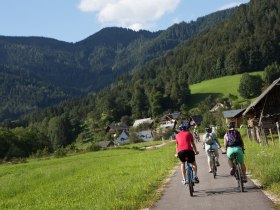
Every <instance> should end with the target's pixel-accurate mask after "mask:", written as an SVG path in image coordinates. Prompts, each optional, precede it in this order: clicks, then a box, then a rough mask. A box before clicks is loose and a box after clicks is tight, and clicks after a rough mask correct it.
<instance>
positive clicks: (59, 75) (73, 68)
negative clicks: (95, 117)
mask: <svg viewBox="0 0 280 210" xmlns="http://www.w3.org/2000/svg"><path fill="white" fill-rule="evenodd" d="M234 11H235V9H229V10H225V11H220V12H216V13H213V14H210V15H208V16H205V17H201V18H199V19H198V20H197V21H194V22H191V23H184V22H182V23H180V24H175V25H173V26H171V27H170V28H168V29H166V30H164V31H159V32H155V33H151V32H149V31H139V32H135V31H132V30H129V29H124V28H116V27H112V28H104V29H102V30H100V31H99V32H97V33H96V34H93V35H92V36H90V37H88V38H86V39H84V40H82V41H80V42H77V43H67V42H61V41H57V40H54V39H49V38H43V37H4V36H0V74H1V76H0V84H1V85H0V95H1V97H3V98H2V100H1V102H0V120H4V119H8V118H9V119H16V118H17V117H18V116H20V115H22V114H26V113H29V112H30V111H34V110H37V109H39V108H44V107H48V106H50V105H53V104H57V103H58V102H60V101H63V100H65V99H69V98H72V97H75V96H83V95H86V94H88V93H91V92H92V91H95V92H97V91H99V90H101V89H102V88H104V87H106V86H107V85H108V84H111V83H112V82H113V81H114V80H115V78H117V77H118V76H120V75H122V74H123V73H126V72H134V71H136V69H139V68H141V67H142V66H143V65H144V64H145V63H147V62H148V61H150V60H152V59H153V58H155V57H157V56H161V55H163V54H164V53H166V52H167V51H168V50H170V49H173V48H175V47H176V46H177V45H178V44H179V43H181V42H182V41H185V40H188V39H189V38H191V37H193V36H195V35H197V34H199V33H200V32H202V31H204V30H206V29H208V28H212V27H214V25H217V24H218V23H220V22H222V21H223V20H224V19H226V18H227V17H229V16H230V15H232V14H233V12H234ZM23 96H24V97H23Z"/></svg>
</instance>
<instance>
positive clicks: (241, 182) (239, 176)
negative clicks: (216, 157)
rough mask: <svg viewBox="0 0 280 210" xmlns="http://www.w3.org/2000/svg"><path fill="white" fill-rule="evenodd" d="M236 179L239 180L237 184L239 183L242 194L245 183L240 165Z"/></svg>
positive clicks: (238, 165)
mask: <svg viewBox="0 0 280 210" xmlns="http://www.w3.org/2000/svg"><path fill="white" fill-rule="evenodd" d="M236 179H237V183H238V187H239V189H240V192H244V185H243V181H242V172H241V167H240V164H237V165H236Z"/></svg>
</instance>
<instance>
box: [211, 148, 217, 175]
mask: <svg viewBox="0 0 280 210" xmlns="http://www.w3.org/2000/svg"><path fill="white" fill-rule="evenodd" d="M209 152H210V161H211V162H210V163H212V165H211V170H212V173H213V177H214V179H215V178H216V175H217V161H216V158H217V157H216V153H215V150H214V149H212V146H210V149H209Z"/></svg>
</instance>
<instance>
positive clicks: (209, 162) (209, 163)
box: [205, 145, 212, 173]
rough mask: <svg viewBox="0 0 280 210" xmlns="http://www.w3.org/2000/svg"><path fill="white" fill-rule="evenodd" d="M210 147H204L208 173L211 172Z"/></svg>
mask: <svg viewBox="0 0 280 210" xmlns="http://www.w3.org/2000/svg"><path fill="white" fill-rule="evenodd" d="M209 149H210V146H209V145H205V152H206V154H207V163H208V171H209V173H211V172H212V170H211V154H210V152H209Z"/></svg>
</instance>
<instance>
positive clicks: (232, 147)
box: [224, 122, 247, 182]
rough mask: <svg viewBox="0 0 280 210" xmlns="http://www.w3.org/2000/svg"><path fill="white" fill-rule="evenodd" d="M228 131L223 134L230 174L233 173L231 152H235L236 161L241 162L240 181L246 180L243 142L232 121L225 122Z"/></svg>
mask: <svg viewBox="0 0 280 210" xmlns="http://www.w3.org/2000/svg"><path fill="white" fill-rule="evenodd" d="M227 128H228V131H227V132H226V134H225V136H224V146H225V148H226V150H227V157H228V164H229V166H230V175H232V176H233V175H234V168H233V162H232V160H233V154H234V153H237V161H238V162H239V163H240V164H241V170H242V174H243V177H242V181H243V182H247V176H246V166H245V163H244V142H243V139H242V137H241V135H240V133H239V131H237V130H236V129H235V128H234V122H229V123H228V124H227Z"/></svg>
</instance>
